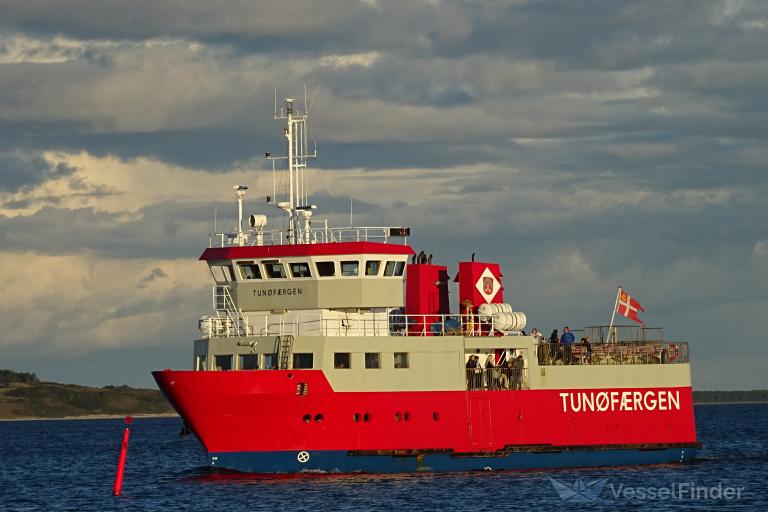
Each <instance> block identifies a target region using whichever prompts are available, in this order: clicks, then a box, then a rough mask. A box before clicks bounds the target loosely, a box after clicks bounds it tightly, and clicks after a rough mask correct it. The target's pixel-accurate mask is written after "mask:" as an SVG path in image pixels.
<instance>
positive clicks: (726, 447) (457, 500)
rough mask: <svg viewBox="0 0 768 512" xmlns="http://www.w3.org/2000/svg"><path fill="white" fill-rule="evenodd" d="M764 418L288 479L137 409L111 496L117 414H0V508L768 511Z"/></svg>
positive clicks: (713, 415) (710, 409)
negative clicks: (533, 460)
mask: <svg viewBox="0 0 768 512" xmlns="http://www.w3.org/2000/svg"><path fill="white" fill-rule="evenodd" d="M767 419H768V404H744V405H700V406H696V423H697V430H698V434H699V440H700V441H701V442H703V443H704V448H703V450H701V451H700V452H699V454H698V457H697V460H696V462H695V463H693V464H690V465H662V466H647V467H621V468H598V469H572V470H553V471H519V472H481V473H457V474H413V475H325V476H304V477H290V478H287V477H282V478H280V477H254V476H248V475H240V474H233V473H226V472H217V471H212V470H210V469H209V468H207V467H206V466H205V464H206V462H207V460H206V457H205V453H204V451H203V450H202V448H201V447H200V444H199V443H198V442H197V440H196V439H195V438H194V436H188V437H180V436H179V431H180V429H181V420H180V419H178V418H146V419H137V420H136V421H135V422H134V424H133V425H132V426H131V440H130V447H129V450H128V459H127V463H126V472H125V481H124V487H123V495H122V496H120V497H113V496H112V495H111V491H112V483H113V479H114V475H115V469H116V465H117V458H118V454H119V447H120V441H121V439H122V430H123V428H124V424H123V422H122V420H105V419H98V420H67V421H57V420H53V421H10V422H0V510H2V511H5V510H9V511H33V510H35V511H36V510H41V511H50V510H72V511H90V510H98V511H102V510H104V511H108V510H119V511H123V510H125V511H134V510H137V511H139V510H141V511H145V510H146V511H151V510H162V511H175V510H196V511H203V510H219V511H225V512H235V511H253V510H312V511H320V510H355V511H367V510H386V511H390V510H411V511H419V510H433V509H442V510H460V511H467V512H475V511H480V510H494V511H504V510H518V509H528V510H554V509H558V510H617V509H623V508H630V509H647V510H655V511H664V510H678V509H686V510H713V509H715V508H719V509H725V510H728V509H732V510H768V422H767V421H766V420H767ZM737 492H738V496H737V495H736V493H737Z"/></svg>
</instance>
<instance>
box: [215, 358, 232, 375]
mask: <svg viewBox="0 0 768 512" xmlns="http://www.w3.org/2000/svg"><path fill="white" fill-rule="evenodd" d="M215 363H216V369H217V370H218V371H227V370H231V369H232V355H231V354H230V355H226V356H216V357H215Z"/></svg>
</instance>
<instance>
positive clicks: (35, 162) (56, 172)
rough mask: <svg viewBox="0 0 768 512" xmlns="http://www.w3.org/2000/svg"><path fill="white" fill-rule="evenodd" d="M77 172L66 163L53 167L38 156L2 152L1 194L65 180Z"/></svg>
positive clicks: (0, 161) (0, 165)
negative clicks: (44, 182) (47, 182)
mask: <svg viewBox="0 0 768 512" xmlns="http://www.w3.org/2000/svg"><path fill="white" fill-rule="evenodd" d="M75 171H76V169H74V168H73V167H70V166H68V165H67V164H64V163H58V164H55V165H51V164H49V163H48V162H46V161H45V160H44V159H43V158H41V157H39V156H36V155H33V156H30V155H23V154H13V153H1V152H0V192H9V191H10V192H12V191H16V190H19V189H21V188H23V187H26V186H32V185H36V184H38V183H41V182H43V181H46V180H56V179H60V178H65V177H67V176H70V175H71V174H72V173H74V172H75Z"/></svg>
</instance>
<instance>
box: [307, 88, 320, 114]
mask: <svg viewBox="0 0 768 512" xmlns="http://www.w3.org/2000/svg"><path fill="white" fill-rule="evenodd" d="M319 92H320V86H319V85H318V86H317V89H315V94H313V95H312V99H311V100H309V106H308V107H307V114H309V110H310V109H311V108H312V105H314V103H315V98H317V93H319Z"/></svg>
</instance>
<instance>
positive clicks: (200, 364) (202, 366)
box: [197, 356, 208, 372]
mask: <svg viewBox="0 0 768 512" xmlns="http://www.w3.org/2000/svg"><path fill="white" fill-rule="evenodd" d="M207 362H208V360H207V358H206V357H205V356H197V370H198V371H201V372H202V371H205V370H207V369H208V367H207V366H206V363H207Z"/></svg>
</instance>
